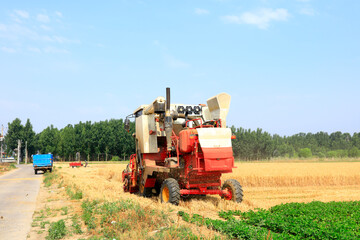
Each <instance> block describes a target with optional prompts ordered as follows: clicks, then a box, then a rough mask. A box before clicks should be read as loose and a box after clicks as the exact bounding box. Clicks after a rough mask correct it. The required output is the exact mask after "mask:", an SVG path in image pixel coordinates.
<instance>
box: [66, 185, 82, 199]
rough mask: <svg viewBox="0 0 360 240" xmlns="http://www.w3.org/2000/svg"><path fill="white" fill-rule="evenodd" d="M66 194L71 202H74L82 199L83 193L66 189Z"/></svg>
mask: <svg viewBox="0 0 360 240" xmlns="http://www.w3.org/2000/svg"><path fill="white" fill-rule="evenodd" d="M66 193H67V195H69V197H70V199H71V200H76V199H82V198H83V193H82V191H81V190H79V189H75V191H73V190H72V189H71V187H66Z"/></svg>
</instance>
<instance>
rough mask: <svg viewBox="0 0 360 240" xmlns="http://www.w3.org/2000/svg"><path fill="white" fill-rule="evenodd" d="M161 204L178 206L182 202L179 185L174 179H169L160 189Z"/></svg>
mask: <svg viewBox="0 0 360 240" xmlns="http://www.w3.org/2000/svg"><path fill="white" fill-rule="evenodd" d="M160 199H161V202H164V203H171V204H174V205H178V204H179V201H180V187H179V183H178V182H177V181H176V180H175V179H173V178H167V179H165V181H164V182H163V183H162V185H161V189H160Z"/></svg>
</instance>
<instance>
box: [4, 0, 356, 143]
mask: <svg viewBox="0 0 360 240" xmlns="http://www.w3.org/2000/svg"><path fill="white" fill-rule="evenodd" d="M1 2H2V3H1V4H0V6H1V7H0V124H3V125H4V126H5V127H7V125H8V122H12V121H13V120H14V119H15V118H20V119H21V121H22V123H23V124H25V122H26V119H28V118H29V119H30V121H31V123H32V125H33V128H34V130H35V132H37V133H39V132H41V131H42V130H43V129H44V128H46V127H48V126H50V125H51V124H52V125H54V127H57V128H59V129H61V128H63V127H65V126H66V125H68V124H76V123H78V122H79V121H82V122H84V121H92V122H98V121H104V120H106V119H112V118H114V119H119V118H123V119H124V118H125V117H126V116H127V115H128V114H130V113H132V112H133V110H135V109H136V108H137V107H138V106H139V105H141V104H150V103H151V102H152V101H153V100H154V99H155V98H156V97H158V96H165V88H166V87H170V88H171V100H172V102H173V103H184V104H199V103H206V100H207V99H208V98H210V97H212V96H214V95H216V94H218V93H221V92H226V93H228V94H230V95H231V97H232V99H231V106H230V111H229V115H228V118H227V124H228V125H229V126H231V125H234V126H235V127H243V128H251V129H256V128H262V129H263V130H264V131H267V132H269V133H271V134H279V135H286V136H289V135H293V134H296V133H299V132H305V133H307V132H312V133H316V132H319V131H325V132H328V133H331V132H335V131H342V132H349V133H354V132H359V131H360V129H359V127H360V94H359V89H360V44H359V43H360V27H359V26H360V15H359V13H358V12H359V9H360V1H355V0H353V1H350V0H345V1H343V0H342V1H340V0H339V1H335V0H254V1H245V0H196V1H195V0H183V1H166V0H163V1H162V0H158V1H150V0H149V1H136V0H123V1H80V0H79V1H36V0H34V1H3V0H1Z"/></svg>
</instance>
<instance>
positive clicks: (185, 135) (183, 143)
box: [179, 129, 196, 153]
mask: <svg viewBox="0 0 360 240" xmlns="http://www.w3.org/2000/svg"><path fill="white" fill-rule="evenodd" d="M195 134H196V130H195V129H185V130H182V131H180V133H179V137H180V142H179V145H180V152H182V153H189V152H191V151H192V150H194V144H195V137H193V136H191V135H195Z"/></svg>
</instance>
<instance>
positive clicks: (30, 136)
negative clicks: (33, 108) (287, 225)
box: [22, 119, 36, 156]
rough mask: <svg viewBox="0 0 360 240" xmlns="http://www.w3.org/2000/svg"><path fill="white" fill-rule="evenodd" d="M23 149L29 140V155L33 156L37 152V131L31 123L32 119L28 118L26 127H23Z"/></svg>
mask: <svg viewBox="0 0 360 240" xmlns="http://www.w3.org/2000/svg"><path fill="white" fill-rule="evenodd" d="M22 141H23V144H22V149H24V148H25V142H27V150H28V156H31V155H32V154H34V153H35V144H36V143H35V132H34V131H33V127H32V125H31V122H30V119H27V121H26V124H25V127H24V128H23V134H22Z"/></svg>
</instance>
